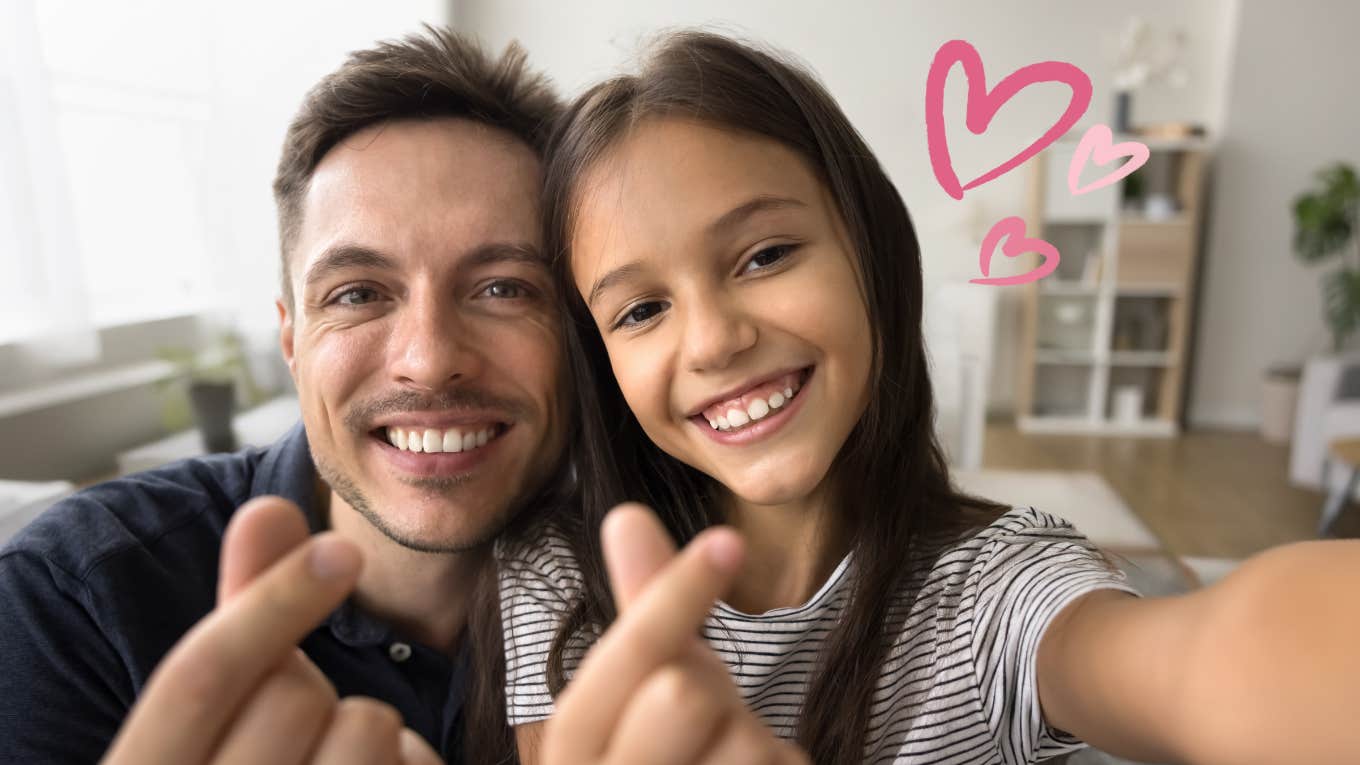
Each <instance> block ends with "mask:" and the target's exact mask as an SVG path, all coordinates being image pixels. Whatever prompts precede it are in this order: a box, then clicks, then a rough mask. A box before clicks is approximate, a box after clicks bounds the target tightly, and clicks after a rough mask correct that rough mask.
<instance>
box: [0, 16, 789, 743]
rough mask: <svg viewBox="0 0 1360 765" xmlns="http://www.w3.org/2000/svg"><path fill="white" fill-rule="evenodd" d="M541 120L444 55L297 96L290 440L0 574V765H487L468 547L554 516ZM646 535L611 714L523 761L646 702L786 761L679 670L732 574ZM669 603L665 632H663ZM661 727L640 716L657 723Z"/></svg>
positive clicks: (289, 150)
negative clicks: (670, 707) (529, 512)
mask: <svg viewBox="0 0 1360 765" xmlns="http://www.w3.org/2000/svg"><path fill="white" fill-rule="evenodd" d="M557 108H558V105H557V102H556V100H555V99H554V97H553V96H552V94H551V92H550V91H549V89H548V88H547V86H546V84H545V83H544V81H543V80H542V79H541V78H540V77H537V76H534V75H531V74H529V73H527V72H526V70H525V68H524V62H523V55H522V54H521V53H520V52H519V51H518V49H515V48H512V49H510V50H509V51H507V53H506V54H505V55H504V56H503V57H502V58H501V59H500V60H498V61H493V60H490V59H488V58H486V57H485V56H484V55H483V54H482V53H481V52H480V51H479V50H477V49H476V48H475V46H471V45H469V44H468V43H466V42H465V41H462V40H460V39H458V38H457V37H455V36H453V35H452V34H450V33H448V32H443V31H436V30H430V31H429V33H428V34H426V35H424V36H420V37H413V38H408V39H407V40H405V41H403V42H400V43H389V44H382V45H379V46H377V47H375V48H374V49H371V50H368V51H363V52H359V53H356V54H354V55H353V56H352V57H351V58H350V59H349V61H347V62H346V64H345V65H344V66H342V67H341V68H340V69H339V70H338V71H337V72H335V73H333V74H332V75H330V76H328V77H327V78H325V79H324V80H323V81H322V82H321V83H320V84H319V85H318V86H317V87H316V88H314V89H313V91H312V92H311V93H310V94H309V95H308V96H307V98H306V100H305V102H304V104H303V107H302V109H301V110H300V112H299V113H298V116H297V117H296V119H295V120H294V122H293V124H292V126H291V127H290V129H289V131H288V136H287V139H286V142H285V146H284V151H283V157H282V160H281V162H280V165H279V173H278V177H277V179H276V182H275V196H276V201H277V203H278V210H279V229H280V240H281V249H282V259H283V269H282V272H283V283H282V292H283V297H282V298H281V299H280V301H279V304H278V312H279V317H280V329H281V331H280V341H281V346H282V350H283V354H284V357H285V359H286V360H287V362H288V365H289V368H290V370H291V372H292V376H293V379H294V382H295V384H296V388H297V391H298V395H299V400H300V402H301V408H302V413H303V416H302V423H301V424H300V425H299V426H298V427H296V428H295V429H294V430H293V431H292V432H290V433H289V434H288V435H287V436H286V437H284V438H283V439H281V440H280V441H279V442H278V443H276V444H274V445H273V446H272V447H270V448H268V449H265V450H246V451H244V452H241V453H238V454H233V455H225V456H217V457H210V458H204V459H197V460H190V461H187V462H183V463H178V464H175V465H171V466H167V467H165V468H162V469H159V470H156V471H152V472H150V473H146V474H141V475H135V476H129V477H126V478H123V479H119V480H116V481H113V482H110V483H107V484H103V485H101V486H98V487H95V488H93V489H91V490H89V491H86V492H82V493H81V494H78V495H76V496H75V497H72V498H70V499H68V500H66V501H65V502H63V503H61V504H60V505H58V506H57V507H54V508H53V509H51V510H50V511H48V512H47V513H46V514H44V516H43V517H42V518H40V519H39V520H38V521H36V522H35V523H34V524H33V525H31V526H30V527H29V528H28V529H26V530H25V531H23V532H21V533H20V534H19V535H18V536H17V537H16V538H15V539H14V540H12V541H11V543H10V544H9V545H8V546H6V547H5V548H4V550H3V551H2V552H0V646H3V648H0V710H3V714H0V752H4V753H5V754H4V756H5V758H6V759H7V760H12V761H22V762H91V761H94V760H97V759H99V758H100V757H101V756H103V755H104V754H105V753H106V751H108V755H109V758H110V760H111V761H113V762H148V761H165V762H176V763H182V762H209V761H212V762H223V761H225V762H259V761H270V762H303V761H326V762H331V761H354V762H368V761H379V760H381V761H389V760H393V759H397V758H401V759H402V760H403V761H406V762H417V761H428V760H429V759H430V757H432V753H431V752H430V751H429V749H428V748H426V747H425V745H424V744H423V743H422V740H423V742H428V744H429V745H431V746H432V747H433V749H434V750H436V751H438V752H439V753H441V754H442V755H443V756H444V757H445V758H447V759H449V760H453V761H461V760H462V759H463V756H464V754H465V753H467V752H470V753H472V754H473V755H475V756H476V757H477V758H478V759H485V760H487V761H494V760H497V759H499V758H501V757H502V756H503V755H504V754H505V752H504V751H503V747H508V746H510V744H509V741H510V739H509V737H508V734H507V732H506V731H505V728H504V723H503V719H504V718H503V708H497V705H498V704H503V701H502V700H501V698H500V695H499V693H500V689H499V688H497V687H496V684H497V682H498V680H499V676H498V674H497V672H496V671H495V668H496V667H497V666H499V664H498V661H499V650H500V646H499V634H498V633H497V632H496V629H497V622H496V619H495V617H496V609H495V607H494V605H491V606H490V607H488V605H487V603H486V602H485V600H483V601H481V602H480V603H479V602H478V601H477V598H478V597H481V598H486V597H487V596H488V595H489V596H490V597H491V598H494V582H493V581H491V580H490V579H489V575H490V574H492V573H494V572H490V571H489V567H488V565H487V563H488V555H487V550H488V544H489V542H490V541H491V540H492V539H493V538H494V537H495V536H496V534H497V532H498V531H499V530H500V529H501V528H502V527H503V526H504V525H505V524H506V523H507V522H508V521H509V520H510V519H511V518H512V517H513V516H514V514H515V513H516V511H517V510H518V509H520V508H522V507H525V506H527V505H530V504H532V503H542V502H554V501H562V499H561V492H562V491H563V490H564V488H565V486H566V475H567V471H566V470H565V461H564V459H563V456H564V441H565V437H566V433H567V431H568V422H567V420H568V411H567V407H566V398H567V397H566V396H565V395H564V386H565V381H564V374H563V369H564V365H563V364H562V358H561V356H562V347H561V342H560V339H559V331H560V329H559V325H558V321H559V317H558V315H557V311H556V308H555V304H554V302H553V300H552V299H551V295H552V294H553V290H552V285H551V283H550V281H549V276H548V271H547V269H546V267H545V264H544V261H543V256H542V254H541V253H540V252H539V251H538V243H539V220H538V205H537V196H538V189H539V181H540V179H539V172H540V170H539V156H540V154H541V152H542V150H543V146H544V143H545V136H546V130H547V127H548V125H549V123H550V121H551V119H552V117H553V116H554V115H555V113H556V111H557ZM271 496H272V497H273V498H266V499H261V498H265V497H271ZM280 498H281V499H280ZM252 499H253V502H252ZM247 503H250V504H249V506H248V507H246V508H244V509H242V510H241V511H240V512H239V513H238V512H237V509H238V507H240V506H242V505H243V504H247ZM642 523H643V525H642V526H638V525H637V522H636V521H635V522H634V524H633V525H634V529H635V530H634V531H633V532H630V533H625V534H623V535H622V536H621V537H620V539H621V540H622V541H616V542H615V543H614V544H615V545H616V546H617V545H620V544H621V545H622V546H623V547H624V548H627V547H629V546H630V545H633V544H634V542H632V541H630V539H637V540H642V542H643V543H644V548H643V549H644V552H643V553H642V554H641V555H640V557H639V555H634V558H635V560H633V562H632V563H628V564H626V565H625V566H624V572H623V573H622V574H621V576H620V578H619V579H618V581H617V584H618V587H619V594H620V602H621V603H623V604H625V605H627V604H630V603H632V602H634V601H636V602H638V603H639V604H640V605H638V606H637V607H636V608H631V606H630V609H631V611H630V613H631V614H633V616H632V617H631V619H627V618H626V619H624V620H621V626H620V628H619V629H618V630H611V635H613V638H612V639H611V641H606V642H609V643H610V644H611V645H613V646H615V647H614V648H613V649H612V650H611V651H605V652H603V653H602V655H603V658H600V659H598V660H596V661H595V662H594V668H592V669H590V672H591V674H590V675H589V676H592V677H596V678H600V679H597V680H596V681H595V682H596V683H600V682H602V681H603V682H604V684H605V685H611V684H612V680H611V678H612V677H615V676H617V677H620V678H624V680H622V681H621V682H619V683H617V684H612V688H613V691H612V694H613V696H614V702H613V703H612V704H611V705H609V709H610V711H609V712H608V714H604V715H601V714H600V713H599V712H598V710H589V711H590V713H589V714H577V717H578V718H579V719H584V720H589V721H590V724H589V725H582V726H581V728H582V731H581V733H579V734H578V733H576V732H575V731H573V730H570V729H564V728H562V727H559V728H558V729H557V731H555V732H553V733H552V734H550V735H549V737H548V741H547V742H546V743H545V755H546V757H547V758H548V760H549V761H553V762H583V761H588V760H594V759H597V758H601V757H602V756H603V753H605V750H606V748H607V744H608V742H609V740H610V737H611V736H612V735H613V731H614V730H615V729H616V728H619V727H620V726H621V725H622V723H621V720H622V719H623V718H624V717H626V715H627V712H628V708H629V704H630V702H629V699H630V698H631V694H632V693H633V691H634V690H635V689H638V688H644V687H646V684H647V681H648V678H651V677H653V676H656V675H657V673H658V672H659V671H660V672H661V674H660V677H661V678H662V680H663V681H664V682H666V683H669V687H686V688H690V689H692V690H695V691H696V692H698V693H703V694H706V695H707V696H708V697H711V698H712V699H714V700H715V703H714V704H713V705H710V706H709V708H707V709H703V708H700V709H699V710H698V711H693V712H691V713H689V714H688V716H687V715H686V714H685V713H681V714H680V715H679V716H678V718H677V719H678V721H680V722H684V721H685V719H689V718H694V717H696V716H703V717H705V718H712V720H717V721H719V722H721V723H722V724H721V725H717V726H713V725H710V727H711V728H712V730H713V734H712V736H713V738H714V740H715V741H719V740H723V741H734V742H737V743H736V744H733V745H730V746H729V747H728V748H729V749H732V748H733V747H736V749H735V750H737V751H742V752H757V751H764V750H769V751H782V749H781V748H780V747H778V746H777V745H775V744H774V743H773V739H772V737H771V736H769V734H768V732H766V731H764V730H763V729H761V728H759V726H757V725H754V724H753V722H752V720H753V718H752V717H751V716H750V715H749V713H748V712H745V711H744V710H743V709H742V708H740V705H739V704H736V705H734V704H732V703H731V700H732V699H733V698H735V694H734V692H733V689H732V688H731V684H730V681H728V680H727V679H726V677H725V676H723V675H720V674H715V673H714V672H713V671H712V663H711V662H705V661H703V660H697V661H696V660H693V659H692V657H690V656H689V654H692V653H693V651H694V649H693V646H692V636H693V634H694V630H695V629H696V628H697V625H698V623H699V621H701V620H702V617H703V614H704V613H705V612H706V610H707V608H708V606H710V605H711V603H712V600H713V598H715V597H717V596H719V595H720V594H721V591H722V587H723V585H724V583H725V582H727V581H730V576H731V573H732V572H731V571H727V570H720V569H721V567H718V568H715V567H714V566H712V565H710V564H709V563H705V562H704V561H705V560H706V559H705V558H704V556H703V555H702V546H696V547H695V552H691V551H687V552H686V553H685V555H682V556H679V557H677V558H676V561H675V562H674V564H673V565H669V566H667V565H665V564H666V559H667V558H668V557H669V556H670V554H671V553H670V552H669V551H668V550H664V549H662V548H661V546H660V543H658V542H657V539H656V531H657V530H656V529H655V528H647V527H646V525H645V523H646V522H645V521H644V522H642ZM309 535H310V539H309ZM649 535H650V536H649ZM224 536H225V542H224ZM734 544H735V545H737V546H738V547H739V543H738V542H734V541H733V540H730V539H729V540H728V542H727V545H728V547H729V548H730V547H732V545H734ZM224 545H225V546H224ZM219 549H222V550H223V553H222V556H221V559H220V561H219ZM649 551H650V552H649ZM616 557H617V556H616ZM625 557H626V556H625ZM728 559H729V560H730V559H731V552H730V550H729V555H728ZM361 560H362V564H361V563H360V561H361ZM685 561H688V563H685ZM219 562H220V576H219ZM360 565H362V571H361V572H360ZM654 576H655V577H656V579H657V581H658V584H657V585H655V587H652V588H651V589H648V590H647V593H651V592H653V591H654V592H655V594H652V595H651V596H650V599H649V598H648V594H647V593H644V589H647V588H645V587H644V585H645V584H646V582H647V581H648V580H649V579H651V578H653V577H654ZM686 599H687V600H686ZM680 600H686V602H690V603H691V608H689V609H688V610H684V609H681V611H680V613H683V614H690V618H689V619H688V620H685V619H679V618H678V617H677V616H676V615H674V614H672V615H670V616H669V617H668V618H667V620H664V621H663V620H660V619H659V617H660V615H661V614H664V613H666V612H667V611H673V610H675V609H674V608H673V604H674V603H676V602H679V601H680ZM492 602H493V603H494V601H492ZM215 604H216V605H217V606H218V607H217V608H216V610H214V606H215ZM648 604H650V606H649V605H648ZM195 625H196V626H195ZM191 628H192V630H191ZM186 632H189V633H190V634H189V635H188V636H187V637H184V636H185V633H186ZM475 634H481V635H483V636H488V635H489V636H490V638H494V641H495V645H494V646H493V645H490V643H491V642H492V640H491V639H489V638H488V639H482V640H480V642H479V641H478V640H476V639H473V638H472V637H470V636H472V635H475ZM667 636H669V641H668V640H665V639H661V638H666V637H667ZM181 638H183V640H181ZM299 641H300V647H301V649H302V650H301V653H300V654H298V653H293V652H291V648H290V646H292V645H293V644H295V643H297V642H299ZM177 642H178V645H176V644H177ZM658 645H661V646H665V645H670V646H672V648H671V649H669V650H662V649H659V648H657V647H656V646H658ZM172 648H173V650H172ZM493 649H494V650H493ZM167 654H168V658H167ZM163 659H165V661H164V662H162V660H163ZM158 666H159V668H158ZM153 670H156V671H155V672H154V673H153ZM582 675H583V676H586V668H583V670H582ZM676 678H679V680H678V681H677V679H676ZM601 679H602V680H601ZM677 682H678V683H679V686H677ZM651 685H653V686H654V685H656V683H652V684H651ZM655 696H656V694H652V697H650V698H649V697H644V698H641V699H640V700H639V701H637V702H636V704H633V706H634V707H637V706H638V705H641V706H645V707H647V708H650V709H652V710H656V709H659V708H661V706H662V705H664V704H666V703H667V700H666V699H665V698H662V697H655ZM139 697H144V698H141V699H140V700H139ZM341 697H344V698H345V700H344V701H343V702H342V701H339V699H340V698H341ZM363 697H371V698H372V699H376V700H378V701H377V702H372V701H365V700H364V698H363ZM579 698H582V700H580V701H577V702H576V708H577V709H588V708H589V706H590V705H591V702H592V699H591V698H589V697H588V696H586V695H584V694H582V695H581V696H580V697H579ZM691 706H693V705H691ZM130 710H131V715H130V716H129V712H130ZM712 710H720V712H721V714H718V715H716V716H715V715H714V714H713V712H712ZM566 711H567V712H570V709H567V710H566ZM125 718H127V719H126V724H125ZM710 722H711V721H710ZM403 725H404V726H405V727H406V728H409V729H410V730H411V731H414V734H418V735H413V734H411V733H409V732H404V731H403V730H402V728H403ZM120 726H122V730H121V732H120ZM634 727H635V728H636V726H634ZM694 727H695V728H696V729H698V728H699V725H698V724H697V723H696V724H695V726H694ZM622 729H626V725H623V728H622ZM465 734H466V737H467V740H465ZM115 738H116V741H115ZM631 738H634V739H636V738H637V737H636V736H635V735H634V736H632V737H631ZM111 742H113V746H112V749H111V751H110V744H111ZM737 744H740V746H737ZM702 754H703V752H702V750H701V751H699V753H698V755H696V757H699V756H701V755H702ZM781 756H782V755H781Z"/></svg>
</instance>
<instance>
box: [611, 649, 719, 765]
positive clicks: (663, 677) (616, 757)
mask: <svg viewBox="0 0 1360 765" xmlns="http://www.w3.org/2000/svg"><path fill="white" fill-rule="evenodd" d="M740 710H741V705H740V702H739V700H738V699H737V697H736V693H735V688H734V687H733V686H732V682H731V680H729V679H728V678H727V676H726V673H725V672H724V673H721V674H719V673H715V672H713V669H712V667H711V666H708V665H705V664H702V663H700V662H696V661H691V660H681V661H677V662H673V663H670V664H667V665H665V666H663V667H661V668H660V669H658V670H656V671H655V672H653V673H652V674H651V675H649V676H648V677H647V678H646V679H645V680H644V681H643V683H642V685H641V686H640V687H639V688H638V690H637V693H635V694H634V695H633V697H632V698H631V699H629V701H628V707H627V708H626V709H625V710H624V712H623V716H622V717H621V718H620V719H619V724H618V726H617V727H616V728H615V729H614V732H613V737H612V738H611V739H610V742H609V748H608V750H607V751H606V752H605V757H604V761H605V762H606V763H609V764H610V765H625V764H626V763H627V764H630V763H637V762H646V763H649V764H650V765H689V763H693V762H699V761H700V760H699V757H700V755H702V754H703V753H704V752H705V751H707V750H709V749H711V748H713V746H714V744H715V743H716V742H717V741H718V739H719V734H720V733H721V732H722V731H723V729H724V728H725V727H726V725H727V723H728V719H729V718H731V717H733V716H734V715H736V714H737V713H738V712H739V711H740ZM704 761H705V762H706V761H707V760H704Z"/></svg>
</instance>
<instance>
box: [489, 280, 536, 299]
mask: <svg viewBox="0 0 1360 765" xmlns="http://www.w3.org/2000/svg"><path fill="white" fill-rule="evenodd" d="M482 294H483V295H485V296H487V297H493V298H499V299H502V300H515V299H517V298H522V297H528V296H529V290H528V289H527V288H525V286H524V285H523V284H520V283H519V282H508V281H501V282H492V283H491V284H488V285H487V287H486V289H484V290H482Z"/></svg>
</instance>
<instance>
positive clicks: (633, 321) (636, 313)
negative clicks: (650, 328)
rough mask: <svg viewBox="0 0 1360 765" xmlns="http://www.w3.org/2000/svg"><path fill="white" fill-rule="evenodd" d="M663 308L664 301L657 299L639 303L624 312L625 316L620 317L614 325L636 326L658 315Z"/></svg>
mask: <svg viewBox="0 0 1360 765" xmlns="http://www.w3.org/2000/svg"><path fill="white" fill-rule="evenodd" d="M662 310H663V305H662V303H660V302H659V301H656V300H652V301H649V302H646V303H638V304H637V305H635V306H633V307H632V308H631V309H629V311H628V313H626V314H624V315H623V318H622V319H619V323H618V324H615V325H614V326H615V327H635V326H638V325H639V324H642V323H643V322H645V321H647V320H648V319H650V318H652V317H653V316H656V315H657V314H659V313H661V311H662Z"/></svg>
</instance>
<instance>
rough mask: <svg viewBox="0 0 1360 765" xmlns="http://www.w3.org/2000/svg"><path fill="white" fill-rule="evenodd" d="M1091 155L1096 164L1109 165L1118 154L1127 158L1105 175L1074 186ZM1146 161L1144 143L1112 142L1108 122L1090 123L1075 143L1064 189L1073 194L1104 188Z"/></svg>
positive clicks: (1112, 134) (1146, 152) (1146, 155)
mask: <svg viewBox="0 0 1360 765" xmlns="http://www.w3.org/2000/svg"><path fill="white" fill-rule="evenodd" d="M1092 154H1095V160H1096V164H1098V165H1102V166H1104V165H1108V164H1110V163H1111V162H1113V161H1115V160H1116V159H1119V158H1120V157H1128V158H1129V161H1128V162H1125V163H1124V164H1123V165H1122V166H1121V167H1120V168H1119V169H1118V170H1115V171H1114V172H1112V173H1110V174H1109V175H1107V176H1105V177H1104V178H1101V179H1099V180H1096V181H1092V182H1091V183H1088V184H1086V185H1085V186H1083V187H1081V188H1077V184H1078V183H1079V182H1080V181H1081V171H1082V170H1083V169H1085V168H1086V165H1087V164H1089V163H1090V161H1091V155H1092ZM1147 161H1148V147H1147V144H1144V143H1139V142H1138V141H1125V142H1123V143H1115V142H1114V133H1112V132H1110V126H1109V125H1092V126H1091V127H1090V129H1088V130H1087V131H1086V134H1085V135H1083V136H1082V137H1081V142H1080V143H1078V144H1077V151H1076V153H1075V154H1073V155H1072V164H1070V165H1068V166H1067V190H1068V191H1070V192H1072V196H1078V195H1081V194H1085V193H1087V192H1089V191H1095V190H1096V189H1103V188H1105V187H1106V186H1109V185H1110V184H1111V183H1114V182H1115V181H1118V180H1120V179H1121V178H1125V177H1127V176H1129V175H1132V174H1133V171H1134V170H1137V169H1138V168H1140V167H1142V166H1143V165H1145V164H1147Z"/></svg>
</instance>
